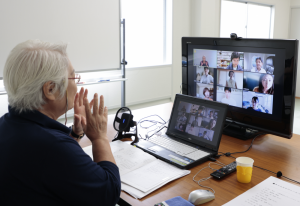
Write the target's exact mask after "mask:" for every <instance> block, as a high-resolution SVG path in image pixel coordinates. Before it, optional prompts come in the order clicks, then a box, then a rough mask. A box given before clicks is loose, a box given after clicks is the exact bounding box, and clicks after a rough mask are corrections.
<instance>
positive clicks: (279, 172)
mask: <svg viewBox="0 0 300 206" xmlns="http://www.w3.org/2000/svg"><path fill="white" fill-rule="evenodd" d="M252 143H253V140H252ZM248 149H249V148H248ZM247 151H248V150H247ZM220 153H222V154H224V155H225V156H227V157H231V158H234V159H236V157H233V156H231V154H233V153H231V154H230V155H226V154H227V153H223V152H220ZM224 155H222V156H224ZM253 167H256V168H259V169H261V170H265V171H267V172H270V173H273V174H275V175H276V177H278V178H281V177H282V178H285V179H287V180H289V181H291V182H294V183H297V184H300V182H298V181H296V180H293V179H291V178H288V177H286V176H283V175H282V172H281V171H278V172H273V171H271V170H268V169H265V168H263V167H258V166H256V165H253Z"/></svg>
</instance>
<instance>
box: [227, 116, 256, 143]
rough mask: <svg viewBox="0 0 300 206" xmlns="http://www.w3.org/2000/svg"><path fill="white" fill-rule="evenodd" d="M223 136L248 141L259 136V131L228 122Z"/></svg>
mask: <svg viewBox="0 0 300 206" xmlns="http://www.w3.org/2000/svg"><path fill="white" fill-rule="evenodd" d="M223 134H225V135H228V136H231V137H234V138H237V139H241V140H248V139H252V138H254V137H255V136H256V135H258V134H259V131H258V130H253V129H250V128H247V127H244V126H241V125H238V124H236V123H231V122H228V121H226V122H225V124H224V129H223Z"/></svg>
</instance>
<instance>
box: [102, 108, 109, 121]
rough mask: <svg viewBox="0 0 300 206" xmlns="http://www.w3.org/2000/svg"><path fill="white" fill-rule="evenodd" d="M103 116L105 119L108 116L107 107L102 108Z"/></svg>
mask: <svg viewBox="0 0 300 206" xmlns="http://www.w3.org/2000/svg"><path fill="white" fill-rule="evenodd" d="M103 115H104V117H106V119H107V115H108V109H107V107H104V113H103Z"/></svg>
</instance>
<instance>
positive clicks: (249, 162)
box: [235, 157, 254, 183]
mask: <svg viewBox="0 0 300 206" xmlns="http://www.w3.org/2000/svg"><path fill="white" fill-rule="evenodd" d="M235 161H236V163H237V165H236V174H237V180H238V181H239V182H241V183H249V182H251V177H252V170H253V163H254V160H253V159H251V158H250V157H238V158H236V160H235Z"/></svg>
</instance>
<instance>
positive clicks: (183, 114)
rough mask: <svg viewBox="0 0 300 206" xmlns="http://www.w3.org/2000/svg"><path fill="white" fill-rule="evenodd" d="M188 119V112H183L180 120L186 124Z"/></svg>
mask: <svg viewBox="0 0 300 206" xmlns="http://www.w3.org/2000/svg"><path fill="white" fill-rule="evenodd" d="M186 120H187V117H186V114H185V112H183V113H182V115H181V116H180V117H179V118H178V121H179V122H181V123H184V124H185V123H186Z"/></svg>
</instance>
